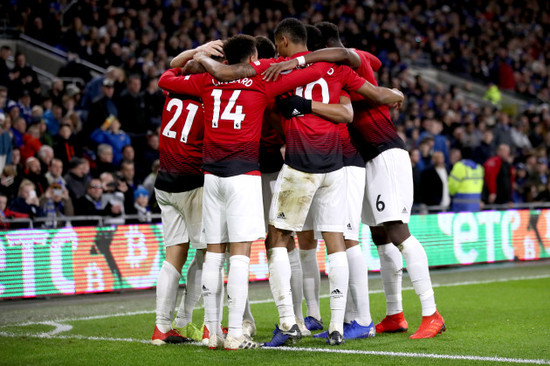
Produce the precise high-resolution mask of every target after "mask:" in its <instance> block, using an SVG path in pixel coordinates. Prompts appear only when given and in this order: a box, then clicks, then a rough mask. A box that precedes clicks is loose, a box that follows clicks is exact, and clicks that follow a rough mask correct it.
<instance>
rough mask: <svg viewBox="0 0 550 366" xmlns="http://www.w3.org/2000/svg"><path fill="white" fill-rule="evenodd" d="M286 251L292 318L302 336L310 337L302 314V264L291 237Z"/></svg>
mask: <svg viewBox="0 0 550 366" xmlns="http://www.w3.org/2000/svg"><path fill="white" fill-rule="evenodd" d="M287 251H288V259H289V262H290V289H291V291H292V304H293V309H294V317H295V320H296V324H298V327H299V328H300V332H301V333H302V336H310V335H311V332H310V331H309V330H308V329H307V328H306V326H305V323H304V314H303V312H302V302H303V298H304V283H303V273H302V264H301V263H300V254H299V253H298V252H299V251H298V249H297V248H296V244H295V241H294V237H293V236H291V237H290V238H289V240H288V245H287Z"/></svg>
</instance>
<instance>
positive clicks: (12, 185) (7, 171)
mask: <svg viewBox="0 0 550 366" xmlns="http://www.w3.org/2000/svg"><path fill="white" fill-rule="evenodd" d="M20 182H21V177H20V176H18V175H17V169H16V168H15V165H13V164H10V165H6V166H5V167H4V169H2V173H1V174H0V193H1V194H3V195H5V196H6V197H8V202H11V201H12V200H13V199H14V198H15V196H16V195H17V188H18V187H19V185H20Z"/></svg>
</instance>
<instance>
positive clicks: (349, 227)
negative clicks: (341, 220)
mask: <svg viewBox="0 0 550 366" xmlns="http://www.w3.org/2000/svg"><path fill="white" fill-rule="evenodd" d="M347 227H348V230H352V229H353V228H352V227H351V224H350V223H349V222H348V226H347Z"/></svg>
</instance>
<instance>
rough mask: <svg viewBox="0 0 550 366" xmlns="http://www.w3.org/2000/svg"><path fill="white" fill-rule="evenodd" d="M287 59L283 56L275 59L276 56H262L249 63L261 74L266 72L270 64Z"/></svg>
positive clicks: (257, 73)
mask: <svg viewBox="0 0 550 366" xmlns="http://www.w3.org/2000/svg"><path fill="white" fill-rule="evenodd" d="M284 60H285V59H284V58H282V57H279V58H278V59H274V58H261V59H259V60H258V61H254V62H251V63H250V64H249V65H250V66H252V67H253V68H254V70H256V75H261V74H262V72H264V71H265V70H267V68H268V67H269V65H271V64H275V63H277V62H281V61H284Z"/></svg>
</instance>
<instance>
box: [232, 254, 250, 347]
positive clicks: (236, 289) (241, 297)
mask: <svg viewBox="0 0 550 366" xmlns="http://www.w3.org/2000/svg"><path fill="white" fill-rule="evenodd" d="M229 261H230V262H231V267H230V269H229V274H228V276H227V296H228V298H229V304H228V308H229V317H228V328H229V331H228V334H229V335H230V336H232V337H234V338H239V337H240V336H241V335H242V334H243V313H244V308H245V305H246V302H247V299H248V265H249V263H250V258H248V257H247V256H245V255H233V256H231V257H230V258H229Z"/></svg>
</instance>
